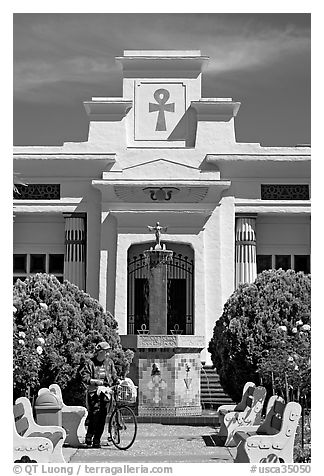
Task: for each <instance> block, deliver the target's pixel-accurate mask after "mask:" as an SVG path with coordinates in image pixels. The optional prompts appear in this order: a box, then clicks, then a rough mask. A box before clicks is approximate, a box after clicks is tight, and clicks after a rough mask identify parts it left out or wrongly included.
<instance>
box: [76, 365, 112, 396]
mask: <svg viewBox="0 0 324 476" xmlns="http://www.w3.org/2000/svg"><path fill="white" fill-rule="evenodd" d="M102 365H104V368H105V377H104V379H103V381H104V385H107V386H108V387H111V386H112V385H116V384H117V383H118V377H117V372H116V369H115V365H114V362H113V361H112V360H111V358H110V357H107V358H106V359H105V360H104V362H99V361H98V360H97V359H96V356H93V357H92V358H91V359H88V360H86V362H85V363H84V365H83V366H82V367H81V369H80V370H79V373H80V377H81V381H82V383H83V384H84V386H85V387H86V389H87V391H88V392H89V393H92V392H95V391H96V390H97V388H98V386H97V385H92V384H90V379H97V378H98V376H97V370H98V368H99V367H101V366H102Z"/></svg>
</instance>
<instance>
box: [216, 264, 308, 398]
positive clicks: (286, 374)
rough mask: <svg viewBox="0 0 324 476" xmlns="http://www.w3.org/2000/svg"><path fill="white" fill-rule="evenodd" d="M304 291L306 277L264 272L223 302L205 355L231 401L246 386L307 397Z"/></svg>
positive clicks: (305, 302)
mask: <svg viewBox="0 0 324 476" xmlns="http://www.w3.org/2000/svg"><path fill="white" fill-rule="evenodd" d="M310 288H311V280H310V275H305V274H304V273H302V272H298V273H296V272H295V271H292V270H288V271H283V270H282V269H279V270H269V271H263V272H262V273H261V274H259V275H258V276H257V278H256V280H255V282H254V283H253V284H244V285H240V286H239V288H238V289H237V290H236V291H235V292H234V293H233V294H232V295H231V297H230V298H229V299H228V301H227V302H226V304H225V306H224V310H223V314H222V316H221V317H220V319H219V320H218V321H216V325H215V327H214V333H213V337H212V339H211V341H210V343H209V347H208V350H209V352H210V353H211V358H212V362H213V364H214V366H215V367H216V370H217V372H218V374H219V376H220V382H221V384H222V386H223V388H224V390H225V391H226V392H227V393H228V394H229V395H230V396H231V398H232V399H233V400H234V401H238V400H239V399H240V396H241V393H242V388H243V386H244V384H245V383H246V382H247V381H254V382H256V383H263V385H265V386H266V387H267V388H268V391H269V393H272V390H273V387H274V390H275V391H276V392H278V393H279V394H280V393H281V394H282V395H283V396H284V397H285V398H286V397H287V388H288V391H291V390H294V391H296V394H297V395H296V396H297V397H299V395H300V394H301V393H303V394H305V393H306V394H308V393H309V392H310V308H311V302H310V298H311V290H310Z"/></svg>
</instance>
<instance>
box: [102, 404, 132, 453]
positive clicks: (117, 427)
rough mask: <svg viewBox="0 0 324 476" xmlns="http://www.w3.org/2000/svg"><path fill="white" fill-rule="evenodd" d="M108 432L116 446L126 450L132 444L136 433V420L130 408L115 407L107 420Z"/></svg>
mask: <svg viewBox="0 0 324 476" xmlns="http://www.w3.org/2000/svg"><path fill="white" fill-rule="evenodd" d="M109 433H110V437H111V441H112V442H113V444H114V445H115V446H116V448H118V449H120V450H127V449H128V448H130V447H131V446H132V444H133V443H134V441H135V438H136V433H137V420H136V416H135V413H134V412H133V410H132V409H131V408H129V407H127V406H121V407H117V408H115V410H114V411H113V413H112V415H111V417H110V420H109Z"/></svg>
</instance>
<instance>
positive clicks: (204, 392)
mask: <svg viewBox="0 0 324 476" xmlns="http://www.w3.org/2000/svg"><path fill="white" fill-rule="evenodd" d="M200 401H201V406H202V407H203V408H206V407H219V406H220V405H224V404H228V403H234V402H233V401H232V399H231V398H230V397H229V396H228V395H227V394H226V393H225V392H224V390H223V388H222V386H221V384H220V381H219V375H218V374H217V372H216V370H215V369H214V368H213V367H212V366H211V365H205V366H204V367H203V368H202V369H201V374H200Z"/></svg>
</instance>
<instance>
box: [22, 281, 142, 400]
mask: <svg viewBox="0 0 324 476" xmlns="http://www.w3.org/2000/svg"><path fill="white" fill-rule="evenodd" d="M13 291H14V292H13V294H14V308H15V309H14V328H13V330H14V342H13V344H14V345H13V349H14V350H13V363H14V398H17V397H18V396H21V395H26V394H28V392H29V391H30V392H31V393H36V392H37V390H38V389H39V387H48V386H49V385H50V384H51V383H57V384H59V385H60V387H61V388H62V391H63V397H64V400H65V401H66V403H67V404H72V403H74V404H77V403H79V404H83V403H84V401H83V388H82V386H81V385H80V382H79V381H78V367H79V365H80V363H81V362H82V361H84V359H85V358H86V356H87V355H88V354H91V353H92V352H93V351H94V348H95V344H96V343H97V342H100V341H102V340H106V341H107V342H109V343H110V345H111V348H112V349H113V354H114V355H116V359H117V360H118V363H119V364H120V367H121V368H122V369H123V370H124V371H126V370H127V368H129V365H130V362H131V360H132V357H133V354H132V352H131V351H129V352H128V353H127V352H124V351H123V349H122V347H121V344H120V338H119V335H118V333H117V322H116V320H115V319H114V317H113V316H112V315H111V314H110V313H109V312H104V310H103V308H102V306H101V305H100V304H99V302H98V301H97V300H95V299H93V298H92V297H91V296H90V295H89V294H87V293H85V292H83V291H81V290H80V289H79V288H78V287H77V286H75V285H73V284H71V283H69V282H68V281H64V283H63V284H61V283H60V282H59V281H58V280H57V278H55V276H52V275H47V274H36V275H34V276H30V277H28V278H26V280H25V281H24V282H22V281H20V280H17V282H16V283H15V285H14V289H13Z"/></svg>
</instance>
